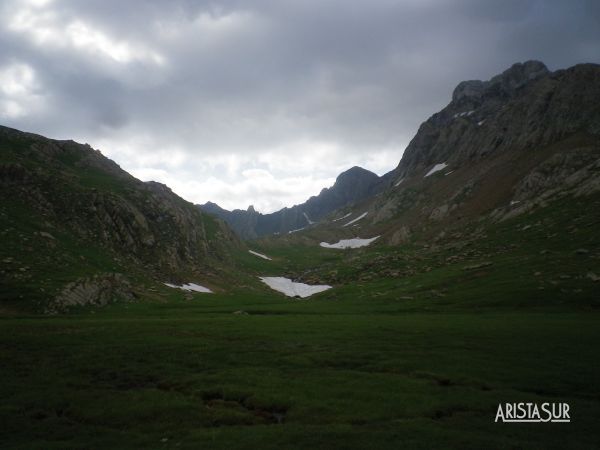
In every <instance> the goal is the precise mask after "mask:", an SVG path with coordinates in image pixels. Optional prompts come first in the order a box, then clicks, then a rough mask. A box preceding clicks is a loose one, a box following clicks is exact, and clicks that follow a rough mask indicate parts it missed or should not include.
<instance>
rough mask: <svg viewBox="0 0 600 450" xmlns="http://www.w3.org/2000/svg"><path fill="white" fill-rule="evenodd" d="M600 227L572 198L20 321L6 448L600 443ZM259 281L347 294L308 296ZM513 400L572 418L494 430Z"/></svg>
mask: <svg viewBox="0 0 600 450" xmlns="http://www.w3.org/2000/svg"><path fill="white" fill-rule="evenodd" d="M594 201H595V202H597V201H598V199H597V198H596V199H594ZM586 202H587V203H586V204H587V205H591V204H593V203H592V202H591V201H590V200H589V199H587V200H586ZM597 216H598V214H597V213H593V212H592V210H591V209H589V208H588V209H585V208H583V207H582V205H580V204H578V203H577V202H576V201H571V202H569V203H566V202H565V203H564V204H563V205H562V206H561V205H558V206H555V207H554V208H553V209H551V210H543V211H540V212H539V213H534V214H531V215H527V216H526V217H522V218H519V219H518V220H514V221H508V222H505V223H502V224H499V225H488V226H486V228H485V232H482V231H478V229H477V228H478V226H477V225H474V226H473V229H465V230H462V233H461V236H458V237H457V236H454V237H453V234H452V233H448V235H447V236H446V237H444V238H443V239H439V240H437V241H435V242H432V241H425V240H422V241H419V240H418V239H416V240H415V241H414V242H412V243H410V244H407V245H404V246H400V247H395V248H392V247H387V246H385V245H381V244H376V245H373V246H371V247H369V248H367V249H359V250H351V251H336V250H328V249H322V248H319V247H318V245H308V244H306V245H300V244H298V243H297V242H295V241H294V239H296V238H295V237H293V238H292V240H291V241H290V239H287V238H282V239H281V240H278V239H274V240H270V241H262V242H255V243H251V244H250V248H252V249H253V250H256V251H260V252H264V253H266V254H268V255H269V256H271V257H272V258H273V260H272V261H266V260H263V259H260V258H257V257H256V256H253V255H250V254H249V253H247V252H246V251H245V250H243V251H242V250H240V251H239V253H238V254H237V255H235V256H236V257H235V261H236V262H235V267H231V269H233V270H232V273H234V274H236V275H235V276H234V277H233V278H232V281H231V286H229V287H227V288H225V287H221V288H220V289H217V293H216V294H194V295H193V296H191V298H190V296H189V295H187V296H186V295H184V294H183V293H182V292H180V291H178V290H173V289H169V288H167V287H165V286H162V285H160V284H155V285H153V286H151V288H152V289H153V290H148V293H147V294H148V295H147V296H144V295H141V296H140V298H139V299H138V300H137V301H135V302H131V303H120V304H113V305H110V306H109V307H106V308H81V309H76V310H72V311H71V312H70V313H69V314H64V315H59V316H42V315H25V314H24V313H22V312H21V313H19V314H18V313H16V312H9V313H5V314H4V315H3V316H0V358H1V361H2V364H1V368H0V396H1V398H2V402H1V403H0V423H1V424H2V426H1V427H0V447H3V448H16V449H19V448H22V449H51V448H142V447H145V448H194V449H197V448H207V449H212V448H215V449H236V448H252V449H254V448H261V449H268V448H277V449H281V448H300V449H302V448H306V449H315V448H322V449H332V448H335V449H344V448H357V449H365V448H372V449H385V448H390V449H397V448H423V449H431V448H460V449H465V448H472V449H482V448H485V449H495V448H498V449H505V448H527V449H532V448H533V449H535V448H540V449H546V448H556V449H565V448H574V449H587V448H598V446H599V443H600V428H599V427H598V419H599V418H600V381H599V380H600V362H599V358H598V356H599V351H598V349H599V348H600V314H599V311H600V309H599V308H598V307H599V306H600V303H599V302H600V296H599V295H598V290H599V284H598V281H595V280H594V277H595V276H597V275H598V274H600V259H599V257H598V256H599V249H600V245H599V242H598V233H597V232H596V231H595V230H597V229H598V228H597V226H598V217H597ZM317 237H318V236H317ZM298 239H303V238H302V237H299V238H298ZM89 259H90V260H92V257H91V256H90V257H89ZM97 259H98V261H99V264H100V263H102V260H101V259H99V258H97ZM258 275H273V276H281V275H287V276H291V277H300V278H302V279H304V280H305V281H311V282H328V283H331V284H333V285H334V289H331V290H329V291H326V292H324V293H322V294H318V295H316V296H314V297H311V298H310V299H307V300H292V299H288V298H285V297H283V296H282V295H280V294H278V293H275V292H273V291H270V290H269V289H267V288H266V287H265V286H264V285H262V284H261V283H260V282H259V281H258V279H257V276H258ZM198 281H200V280H198ZM506 402H511V403H512V402H536V403H538V404H541V403H543V402H567V403H569V405H570V409H571V418H572V421H571V423H568V424H564V423H563V424H560V423H557V424H508V423H495V422H494V418H495V415H496V410H497V407H498V404H499V403H506Z"/></svg>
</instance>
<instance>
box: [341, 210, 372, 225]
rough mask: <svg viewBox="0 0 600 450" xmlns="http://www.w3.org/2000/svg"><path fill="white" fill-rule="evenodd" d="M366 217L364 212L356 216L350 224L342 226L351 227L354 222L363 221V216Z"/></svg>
mask: <svg viewBox="0 0 600 450" xmlns="http://www.w3.org/2000/svg"><path fill="white" fill-rule="evenodd" d="M366 215H367V213H366V212H364V213H362V214H361V215H360V216H358V217H357V218H356V219H353V220H351V221H350V222H348V223H347V224H346V225H344V226H345V227H347V226H348V225H352V224H353V223H354V222H358V221H359V220H360V219H364V218H365V216H366Z"/></svg>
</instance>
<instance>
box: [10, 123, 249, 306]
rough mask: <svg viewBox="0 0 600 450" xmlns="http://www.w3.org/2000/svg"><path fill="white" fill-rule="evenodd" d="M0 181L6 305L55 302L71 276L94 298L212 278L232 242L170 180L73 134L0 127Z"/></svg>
mask: <svg viewBox="0 0 600 450" xmlns="http://www.w3.org/2000/svg"><path fill="white" fill-rule="evenodd" d="M0 186H1V190H0V234H1V236H2V247H1V250H0V252H1V255H0V263H1V272H0V276H1V279H2V283H1V285H2V288H1V290H0V299H1V301H2V305H3V307H4V308H14V307H17V308H19V309H20V308H23V307H26V308H35V309H40V308H42V309H47V308H48V307H50V309H52V308H53V307H52V306H51V305H53V304H55V306H56V307H58V308H59V309H60V306H61V305H58V304H56V301H55V299H56V297H57V295H58V294H59V293H60V292H61V290H62V289H63V288H64V287H65V285H67V284H68V283H79V284H80V285H81V288H82V289H83V290H84V291H86V292H89V295H88V297H89V299H88V300H89V301H90V302H92V303H93V302H100V303H102V302H105V301H108V299H109V298H118V297H125V298H132V297H135V295H136V292H135V286H136V284H139V282H140V281H141V280H155V281H190V278H191V279H194V280H199V279H204V280H206V282H207V283H208V284H210V283H211V281H212V282H215V283H217V285H218V284H219V276H218V271H219V270H220V269H219V267H223V266H225V265H226V263H228V261H229V260H230V253H231V251H232V249H234V248H235V247H236V246H238V245H239V243H238V241H237V240H236V238H235V237H234V236H233V234H232V233H231V232H230V231H229V229H228V228H227V227H226V226H225V225H224V224H223V223H222V222H219V221H218V220H217V219H215V218H213V217H211V216H210V215H207V214H204V213H202V212H201V211H199V210H198V209H197V208H196V207H194V206H193V205H192V204H191V203H188V202H186V201H185V200H183V199H181V198H180V197H178V196H177V195H175V194H174V193H173V192H171V190H170V189H169V188H168V187H166V186H164V185H161V184H159V183H155V182H149V183H144V182H141V181H139V180H137V179H136V178H134V177H132V176H131V175H129V174H128V173H127V172H125V171H124V170H122V169H121V168H120V167H119V166H118V165H117V164H115V163H114V162H113V161H111V160H109V159H107V158H105V157H104V156H102V154H101V153H100V152H99V151H96V150H93V149H92V148H91V147H89V146H87V145H81V144H78V143H75V142H73V141H56V140H51V139H46V138H44V137H41V136H37V135H34V134H29V133H23V132H20V131H17V130H13V129H9V128H5V127H2V128H0ZM211 278H212V280H211ZM71 287H73V286H71ZM66 301H67V303H68V300H66Z"/></svg>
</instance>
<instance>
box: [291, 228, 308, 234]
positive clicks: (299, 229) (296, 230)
mask: <svg viewBox="0 0 600 450" xmlns="http://www.w3.org/2000/svg"><path fill="white" fill-rule="evenodd" d="M305 228H306V227H302V228H296V229H295V230H290V231H288V234H292V233H297V232H298V231H302V230H304V229H305Z"/></svg>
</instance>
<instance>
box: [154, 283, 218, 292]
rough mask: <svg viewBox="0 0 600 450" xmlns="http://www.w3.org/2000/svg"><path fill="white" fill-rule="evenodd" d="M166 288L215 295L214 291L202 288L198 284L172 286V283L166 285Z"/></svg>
mask: <svg viewBox="0 0 600 450" xmlns="http://www.w3.org/2000/svg"><path fill="white" fill-rule="evenodd" d="M165 286H169V287H171V288H175V289H182V290H184V291H192V292H204V293H205V294H212V293H213V291H211V290H210V289H209V288H206V287H204V286H200V285H199V284H196V283H186V284H182V285H181V286H177V285H176V284H171V283H165Z"/></svg>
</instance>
